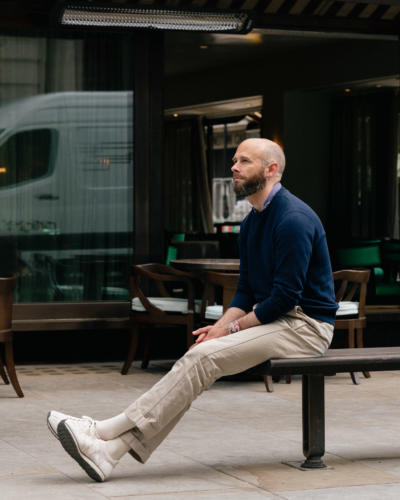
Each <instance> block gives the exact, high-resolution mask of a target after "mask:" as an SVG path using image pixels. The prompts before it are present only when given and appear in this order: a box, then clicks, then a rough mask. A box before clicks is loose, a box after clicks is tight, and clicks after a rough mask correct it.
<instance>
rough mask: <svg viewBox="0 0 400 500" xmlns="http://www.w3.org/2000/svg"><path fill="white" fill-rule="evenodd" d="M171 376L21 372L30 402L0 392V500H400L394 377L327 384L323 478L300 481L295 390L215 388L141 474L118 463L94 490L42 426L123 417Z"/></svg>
mask: <svg viewBox="0 0 400 500" xmlns="http://www.w3.org/2000/svg"><path fill="white" fill-rule="evenodd" d="M170 366H171V363H168V362H153V363H152V364H151V365H150V368H149V369H148V370H147V371H142V370H140V369H139V368H138V364H137V363H135V364H134V367H133V368H132V369H131V371H130V372H129V374H128V375H127V376H121V374H120V373H119V370H120V368H121V364H119V363H100V364H99V363H97V364H96V363H85V364H77V365H34V366H28V365H27V366H19V367H17V371H18V376H19V380H20V383H21V386H22V388H23V390H24V393H25V398H23V399H19V398H17V397H16V396H15V393H14V392H13V390H12V388H11V387H10V386H6V385H2V384H0V405H1V419H0V498H1V500H14V499H15V500H21V499H24V500H25V499H28V500H30V499H31V500H39V499H40V500H47V499H49V500H50V499H51V500H53V499H54V500H75V499H76V500H78V499H79V500H85V499H88V500H92V499H93V500H107V499H110V500H111V499H113V500H117V499H118V500H128V499H130V500H161V499H165V500H168V499H172V498H173V499H176V500H258V499H260V500H261V499H288V500H291V499H293V500H295V499H307V500H308V499H310V500H314V499H317V500H320V499H327V500H329V499H335V500H337V499H338V498H340V499H341V500H347V499H362V500H365V499H366V500H369V499H371V500H375V499H377V500H378V499H379V500H382V499H383V498H384V499H385V500H386V499H389V500H391V499H395V498H396V500H397V499H398V498H400V401H399V400H398V397H399V394H400V391H399V389H400V374H399V373H398V372H380V373H373V374H372V378H371V379H368V380H366V379H364V378H362V377H361V385H360V386H354V385H353V384H352V382H351V379H350V377H349V375H348V374H341V375H338V376H336V377H327V381H326V408H327V412H326V413H327V417H326V420H327V429H326V434H327V439H326V449H327V454H326V462H327V463H328V465H331V466H332V469H330V470H324V471H307V472H304V471H299V470H297V469H294V468H292V467H288V466H287V465H284V464H283V463H282V462H285V461H298V460H301V459H302V452H301V448H302V443H301V381H300V379H299V378H296V377H294V378H293V380H292V383H291V384H285V383H284V382H281V383H279V384H275V392H274V393H271V394H269V393H267V392H266V391H265V386H264V384H263V382H262V380H259V381H258V380H254V379H252V380H247V381H245V380H242V379H238V380H226V379H225V380H221V381H218V382H217V383H216V384H214V385H213V386H212V387H211V388H210V389H208V390H207V391H205V392H204V393H203V394H202V395H201V397H200V398H198V399H197V400H196V401H195V402H194V403H193V405H192V408H191V409H190V411H189V412H188V413H187V414H186V415H185V416H184V418H183V419H182V420H181V422H180V423H179V424H178V426H177V427H176V429H174V430H173V431H172V433H171V434H170V436H168V438H167V439H166V440H165V442H164V443H162V445H161V446H160V447H159V448H158V450H156V452H155V453H154V455H153V456H152V457H151V458H150V460H149V461H148V463H147V464H146V465H142V464H139V463H137V462H136V461H134V460H133V459H132V458H131V457H130V456H126V457H124V458H123V459H122V460H121V462H120V464H119V465H118V467H117V468H116V469H115V470H114V472H113V475H112V476H111V478H110V480H108V481H106V482H105V483H95V482H93V481H92V480H90V479H89V478H88V477H87V476H86V475H85V474H84V472H83V471H82V470H81V469H80V468H79V467H78V466H77V464H76V463H75V462H74V461H72V460H71V458H70V457H69V456H68V455H67V454H66V453H65V452H64V450H63V449H62V447H61V445H60V444H59V443H58V442H57V440H56V439H55V438H54V437H53V436H52V435H51V434H50V433H49V431H48V429H47V426H46V416H47V412H48V411H49V410H51V409H56V410H59V411H63V412H66V413H70V414H74V415H82V414H89V415H90V416H92V417H94V418H98V419H102V418H108V417H110V416H112V415H114V414H116V413H119V412H120V411H122V410H123V409H124V408H125V407H126V406H127V405H128V404H130V403H131V402H132V400H134V399H135V398H136V397H138V396H139V395H140V394H141V393H142V392H143V391H145V390H146V389H148V388H149V387H151V386H152V385H153V384H154V383H155V382H156V381H157V380H159V378H160V377H161V376H162V375H163V374H164V373H166V370H167V369H168V368H169V367H170Z"/></svg>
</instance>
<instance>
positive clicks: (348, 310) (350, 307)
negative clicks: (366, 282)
mask: <svg viewBox="0 0 400 500" xmlns="http://www.w3.org/2000/svg"><path fill="white" fill-rule="evenodd" d="M350 315H351V316H353V315H358V302H351V301H349V300H342V301H341V302H339V309H338V310H337V311H336V316H350Z"/></svg>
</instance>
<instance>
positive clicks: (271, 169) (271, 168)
mask: <svg viewBox="0 0 400 500" xmlns="http://www.w3.org/2000/svg"><path fill="white" fill-rule="evenodd" d="M276 175H278V164H277V163H276V162H275V161H274V162H272V163H270V164H269V165H268V167H267V179H269V178H272V177H275V176H276Z"/></svg>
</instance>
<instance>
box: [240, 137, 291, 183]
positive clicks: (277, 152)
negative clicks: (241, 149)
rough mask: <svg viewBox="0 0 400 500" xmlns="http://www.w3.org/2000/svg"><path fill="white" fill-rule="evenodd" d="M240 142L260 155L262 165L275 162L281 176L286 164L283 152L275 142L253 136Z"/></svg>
mask: <svg viewBox="0 0 400 500" xmlns="http://www.w3.org/2000/svg"><path fill="white" fill-rule="evenodd" d="M241 144H243V145H246V146H250V147H251V149H252V150H253V151H256V152H257V154H259V156H260V157H261V159H262V162H263V165H268V164H269V163H271V162H275V163H276V164H277V165H278V174H279V175H280V177H282V174H283V171H284V170H285V164H286V160H285V154H284V152H283V151H282V148H281V147H280V146H278V144H277V143H276V142H273V141H270V140H269V139H263V138H258V137H257V138H256V137H255V138H252V139H246V140H244V141H243V142H242V143H241Z"/></svg>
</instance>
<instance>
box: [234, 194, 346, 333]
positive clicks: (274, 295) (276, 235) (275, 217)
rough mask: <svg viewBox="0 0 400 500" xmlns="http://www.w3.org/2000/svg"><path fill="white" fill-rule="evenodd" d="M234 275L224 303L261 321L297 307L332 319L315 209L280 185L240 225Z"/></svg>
mask: <svg viewBox="0 0 400 500" xmlns="http://www.w3.org/2000/svg"><path fill="white" fill-rule="evenodd" d="M239 249H240V277H239V282H238V287H237V290H236V294H235V296H234V298H233V300H232V302H231V304H230V306H231V307H239V308H240V309H242V310H243V311H245V312H250V311H251V310H252V309H253V306H254V304H257V306H256V308H255V309H254V312H255V314H256V316H257V318H258V320H259V321H260V322H261V323H270V322H271V321H275V320H276V319H278V318H280V317H281V316H283V315H284V314H286V313H287V312H289V311H290V310H292V309H293V308H294V307H295V306H300V307H301V308H302V309H303V311H304V312H305V313H306V314H307V315H308V316H311V317H312V318H315V319H318V320H321V321H326V322H328V323H331V324H333V323H334V320H335V314H336V310H337V304H336V302H335V294H334V287H333V279H332V268H331V262H330V258H329V252H328V246H327V242H326V235H325V231H324V229H323V227H322V224H321V221H320V220H319V218H318V216H317V215H316V214H315V212H314V211H313V210H312V209H311V208H310V207H309V206H308V205H306V204H305V203H304V202H302V201H301V200H299V198H296V196H294V195H292V194H291V193H290V192H289V191H288V190H287V189H285V188H283V187H282V188H281V189H280V190H279V191H278V192H277V194H276V195H275V196H274V197H273V199H272V201H271V203H270V204H269V206H268V207H267V208H266V209H265V210H263V211H261V212H257V211H256V210H251V211H250V213H249V214H248V215H247V217H246V218H245V219H244V221H243V222H242V224H241V227H240V237H239Z"/></svg>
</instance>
